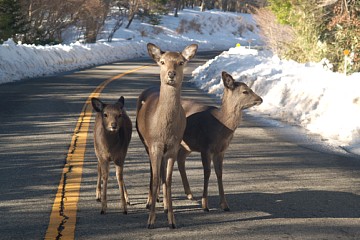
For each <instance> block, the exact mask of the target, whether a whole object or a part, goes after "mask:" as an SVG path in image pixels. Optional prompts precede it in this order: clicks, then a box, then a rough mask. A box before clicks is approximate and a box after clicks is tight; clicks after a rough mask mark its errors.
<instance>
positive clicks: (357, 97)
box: [192, 47, 360, 154]
mask: <svg viewBox="0 0 360 240" xmlns="http://www.w3.org/2000/svg"><path fill="white" fill-rule="evenodd" d="M222 71H226V72H228V73H230V74H231V75H232V76H233V77H234V78H235V79H237V80H241V81H243V82H245V83H246V84H248V85H249V86H250V87H251V88H252V89H253V90H254V91H255V92H256V93H257V94H258V95H260V96H261V97H262V98H263V100H264V102H263V103H262V104H261V105H260V106H258V107H256V108H253V109H252V110H251V111H256V112H258V113H261V114H266V115H269V116H270V117H271V118H275V119H279V120H282V121H286V122H290V123H293V124H296V125H300V126H302V127H304V128H306V129H307V130H309V131H310V132H312V133H316V134H320V135H321V136H322V137H323V138H325V139H328V140H329V142H330V143H331V144H336V145H341V146H343V147H344V148H346V149H348V150H349V151H352V152H354V153H356V154H360V91H359V89H360V73H356V74H353V75H351V76H345V75H344V74H341V73H333V72H331V71H327V70H324V68H323V66H322V64H320V63H318V64H315V63H307V64H300V63H296V62H294V61H286V60H280V59H279V58H278V57H277V56H273V55H272V54H270V53H269V52H266V51H257V50H255V49H247V48H244V47H237V48H231V49H230V50H229V51H226V52H223V53H222V54H221V55H219V56H217V57H216V58H215V59H212V60H210V61H208V62H207V63H206V64H205V65H204V66H201V67H199V68H197V69H196V70H195V71H194V72H193V77H194V78H193V80H192V81H193V82H195V83H196V85H197V86H199V87H200V88H201V89H204V90H205V91H207V92H209V93H214V94H216V95H217V96H218V97H220V96H221V93H222V92H223V85H222V82H221V72H222Z"/></svg>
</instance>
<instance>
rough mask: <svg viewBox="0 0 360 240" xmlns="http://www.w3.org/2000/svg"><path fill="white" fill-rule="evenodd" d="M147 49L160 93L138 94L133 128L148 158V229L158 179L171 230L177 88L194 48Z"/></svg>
mask: <svg viewBox="0 0 360 240" xmlns="http://www.w3.org/2000/svg"><path fill="white" fill-rule="evenodd" d="M147 49H148V52H149V55H150V57H152V58H153V59H154V60H155V62H156V63H157V64H158V65H159V66H160V90H159V89H158V88H149V89H147V90H145V91H143V92H142V93H141V94H140V96H139V98H138V101H137V117H136V129H137V131H138V133H139V136H140V139H141V140H142V142H143V144H144V146H145V149H146V151H147V153H148V155H149V157H150V173H151V179H150V191H149V198H148V203H147V204H148V206H150V214H149V219H148V228H154V225H155V218H156V214H155V204H156V199H157V194H158V191H157V189H158V188H159V186H160V178H161V180H162V183H165V184H164V185H163V193H164V211H165V212H167V214H168V223H169V227H170V228H175V227H176V224H175V218H174V213H173V208H172V198H171V181H172V172H173V168H174V162H175V161H176V158H177V155H178V151H179V148H180V142H181V140H182V138H183V133H184V130H185V125H186V118H185V113H184V110H183V108H182V107H181V103H180V95H181V85H182V81H183V72H184V66H185V64H186V63H187V62H188V61H189V60H190V59H191V58H193V57H194V55H195V53H196V50H197V45H195V44H192V45H189V46H187V47H186V48H185V49H184V50H183V51H182V52H181V53H180V52H163V51H162V50H161V49H160V48H159V47H157V46H156V45H154V44H151V43H149V44H148V45H147Z"/></svg>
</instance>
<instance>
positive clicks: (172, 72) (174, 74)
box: [168, 71, 176, 79]
mask: <svg viewBox="0 0 360 240" xmlns="http://www.w3.org/2000/svg"><path fill="white" fill-rule="evenodd" d="M175 76H176V72H175V71H169V72H168V77H169V78H170V79H173V78H174V77H175Z"/></svg>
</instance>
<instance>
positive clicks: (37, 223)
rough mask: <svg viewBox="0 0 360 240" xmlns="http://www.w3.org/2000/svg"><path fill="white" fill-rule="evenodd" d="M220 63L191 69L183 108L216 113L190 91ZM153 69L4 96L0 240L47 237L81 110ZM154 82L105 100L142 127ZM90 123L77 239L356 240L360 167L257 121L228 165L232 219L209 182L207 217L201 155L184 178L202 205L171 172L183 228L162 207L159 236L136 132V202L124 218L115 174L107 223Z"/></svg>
mask: <svg viewBox="0 0 360 240" xmlns="http://www.w3.org/2000/svg"><path fill="white" fill-rule="evenodd" d="M215 54H216V52H208V53H203V54H198V55H197V58H196V59H194V60H192V61H191V62H190V63H189V65H188V67H187V69H186V79H185V83H184V86H183V96H184V97H189V98H192V99H197V100H198V101H202V102H204V103H209V104H215V105H217V104H218V102H217V101H215V100H214V99H213V98H211V97H209V96H208V95H206V94H204V93H202V92H201V91H199V90H197V89H196V88H195V87H193V86H192V85H191V84H190V83H187V82H186V80H187V79H188V78H189V77H190V72H191V70H192V69H194V68H195V67H196V66H199V65H200V64H202V63H204V61H206V59H208V58H211V57H213V56H214V55H215ZM149 63H152V61H150V59H137V60H132V61H127V62H119V63H113V64H109V65H103V66H98V67H94V68H90V69H85V70H81V71H74V72H68V73H63V74H60V75H56V76H51V77H43V78H36V79H29V80H23V81H20V82H15V83H10V84H3V85H0V96H1V101H0V210H1V218H0V239H43V238H44V237H45V234H46V231H47V229H48V226H49V220H50V214H51V211H52V206H53V203H54V200H55V196H56V192H57V190H58V186H59V183H60V179H61V176H62V172H63V169H64V165H65V163H66V159H67V155H68V151H69V146H70V145H71V141H72V137H73V135H74V129H75V128H76V124H77V122H78V119H79V114H80V113H81V111H82V109H83V106H84V104H85V102H86V100H87V99H88V97H89V95H90V94H91V93H92V92H93V91H94V89H95V88H96V87H97V86H98V85H99V84H101V83H102V82H104V81H105V80H107V79H109V78H111V77H113V76H116V75H118V74H120V73H124V72H127V71H128V70H131V69H135V68H137V67H140V66H143V65H146V64H149ZM158 71H159V68H158V67H157V66H155V65H154V66H150V67H147V68H143V69H140V70H138V71H135V72H133V73H129V74H127V75H125V76H123V77H121V78H119V79H117V80H114V81H112V82H110V83H109V84H108V85H107V86H106V87H105V88H104V89H103V90H102V92H101V96H100V98H101V99H103V100H104V101H109V102H110V101H116V100H117V99H118V98H119V97H120V96H121V95H123V96H124V97H125V105H126V108H127V111H128V114H129V115H130V117H131V119H132V121H133V123H134V125H135V105H136V98H137V96H138V95H139V94H140V92H141V91H142V90H143V89H145V88H147V87H149V86H153V85H156V84H159V80H158ZM219 74H220V73H219ZM93 120H94V118H93V117H92V118H91V120H90V128H89V129H90V130H89V132H88V135H87V142H86V144H85V147H86V148H85V153H84V162H83V167H82V178H81V182H80V197H79V201H78V203H77V211H76V217H75V219H73V220H74V222H76V225H75V226H74V227H75V230H74V237H75V239H184V238H187V239H221V238H222V239H360V195H359V194H360V158H357V157H354V156H350V155H343V154H338V153H333V152H324V151H322V150H321V149H319V148H317V147H314V146H312V144H309V142H307V141H301V140H299V139H298V138H294V137H293V136H290V135H291V134H290V135H289V133H288V132H284V131H285V129H283V128H281V127H279V126H276V125H273V124H269V123H268V122H267V121H264V119H262V118H259V117H254V116H251V115H245V116H244V119H243V123H242V125H241V126H240V127H239V128H238V129H237V131H236V134H235V136H234V139H233V141H232V144H231V145H230V148H229V149H228V152H227V154H226V155H225V162H224V176H223V179H224V188H225V193H226V196H227V200H228V203H229V206H230V208H231V211H230V212H223V211H222V210H220V208H219V206H218V202H219V198H218V191H217V183H216V177H215V174H214V171H213V172H212V175H211V177H210V184H209V196H210V198H209V207H210V212H203V211H202V210H201V194H202V186H203V173H202V165H201V160H200V156H199V154H197V153H193V154H192V155H191V156H190V157H189V158H188V161H187V173H188V177H189V181H190V185H191V187H192V191H193V193H194V195H195V200H194V201H190V200H187V199H185V195H184V193H183V188H182V184H181V179H180V175H179V173H178V171H177V170H176V171H175V172H174V174H173V199H174V209H175V218H176V222H177V227H178V228H177V229H175V230H170V229H168V227H167V221H166V215H165V214H164V213H163V211H162V209H161V203H159V204H158V214H157V222H156V228H155V229H153V230H148V229H147V228H146V226H147V218H148V211H147V210H146V209H145V202H146V197H147V192H148V184H149V183H148V182H149V176H150V174H149V163H148V162H149V161H148V157H147V155H146V153H145V150H144V147H143V145H142V144H141V142H140V140H139V138H138V135H137V133H136V130H135V127H134V129H133V137H132V142H131V143H130V148H129V151H128V156H127V159H126V163H125V170H124V171H125V177H124V178H125V184H126V186H127V190H128V193H129V197H130V201H131V205H130V206H129V207H128V215H123V214H122V212H121V209H120V197H119V191H118V187H117V183H116V178H115V172H114V167H113V166H112V167H111V177H110V179H109V185H108V212H107V214H106V215H100V203H98V202H96V201H95V185H96V174H97V170H96V164H97V160H96V157H95V154H94V149H93V140H92V128H93ZM291 133H292V132H291ZM294 139H295V140H294ZM64 238H65V237H63V239H64Z"/></svg>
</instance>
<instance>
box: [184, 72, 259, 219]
mask: <svg viewBox="0 0 360 240" xmlns="http://www.w3.org/2000/svg"><path fill="white" fill-rule="evenodd" d="M221 75H222V81H223V84H224V94H223V97H222V103H221V106H220V108H217V107H215V106H206V105H202V104H199V103H195V102H193V101H191V100H185V99H184V100H182V106H183V108H184V110H185V114H186V128H185V132H184V136H183V142H182V143H181V148H180V150H179V153H178V157H177V163H178V169H179V171H180V176H181V180H182V183H183V186H184V190H185V194H186V196H187V198H188V199H190V200H191V199H193V194H192V192H191V190H190V186H189V182H188V179H187V175H186V171H185V159H186V158H187V157H188V156H189V154H190V153H191V152H193V151H195V152H200V153H201V160H202V165H203V171H204V189H203V195H202V199H201V205H202V209H203V210H204V211H207V212H208V211H209V206H208V185H209V178H210V174H211V162H213V165H214V168H215V173H216V177H217V182H218V188H219V195H220V207H221V208H222V209H223V210H224V211H230V208H229V206H228V203H227V201H226V198H225V193H224V187H223V180H222V173H223V161H224V154H225V151H226V150H227V148H228V146H229V144H230V142H231V140H232V138H233V136H234V132H235V130H236V128H237V127H238V126H239V125H240V122H241V118H242V110H244V109H247V108H250V107H252V106H255V105H260V104H261V103H262V101H263V100H262V98H261V97H259V96H258V95H256V94H255V93H254V92H253V91H252V90H251V89H250V88H249V87H248V86H247V85H246V84H245V83H243V82H236V81H235V80H234V79H233V77H232V76H231V75H230V74H228V73H227V72H225V71H223V72H222V74H221Z"/></svg>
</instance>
